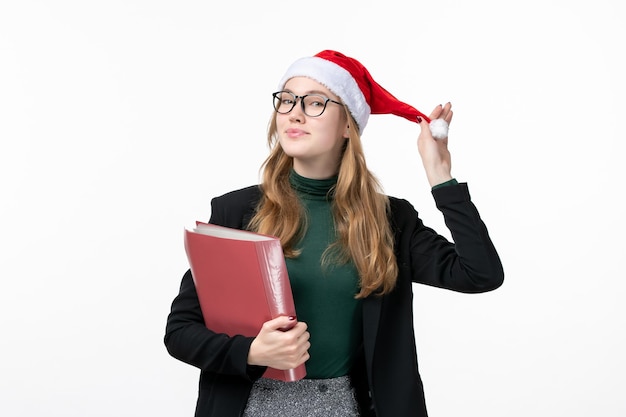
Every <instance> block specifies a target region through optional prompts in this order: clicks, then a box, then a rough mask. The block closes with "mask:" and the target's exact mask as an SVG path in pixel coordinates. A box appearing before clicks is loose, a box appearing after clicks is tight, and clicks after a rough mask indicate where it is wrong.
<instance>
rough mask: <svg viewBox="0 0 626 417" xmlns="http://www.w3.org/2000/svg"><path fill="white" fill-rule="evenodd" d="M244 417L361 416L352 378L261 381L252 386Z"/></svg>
mask: <svg viewBox="0 0 626 417" xmlns="http://www.w3.org/2000/svg"><path fill="white" fill-rule="evenodd" d="M243 416H244V417H283V416H284V417H358V416H359V411H358V406H357V402H356V397H355V395H354V389H353V388H352V385H351V384H350V378H349V377H348V376H342V377H339V378H331V379H301V380H299V381H295V382H283V381H277V380H274V379H266V378H261V379H259V380H257V381H256V382H255V383H254V385H253V386H252V392H250V397H249V398H248V405H247V406H246V410H245V411H244V414H243Z"/></svg>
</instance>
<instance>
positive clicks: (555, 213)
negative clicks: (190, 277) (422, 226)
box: [0, 0, 626, 417]
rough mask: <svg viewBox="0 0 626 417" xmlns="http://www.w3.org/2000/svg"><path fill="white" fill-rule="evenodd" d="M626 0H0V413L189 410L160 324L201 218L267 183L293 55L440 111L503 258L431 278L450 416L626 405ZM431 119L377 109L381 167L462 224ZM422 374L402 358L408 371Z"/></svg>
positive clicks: (433, 378)
mask: <svg viewBox="0 0 626 417" xmlns="http://www.w3.org/2000/svg"><path fill="white" fill-rule="evenodd" d="M625 17H626V14H625V13H624V6H623V5H622V4H621V2H619V1H608V0H596V1H594V2H589V1H584V2H583V1H572V0H569V1H565V0H563V1H555V0H542V1H538V0H529V1H525V2H503V1H495V0H493V1H489V0H476V1H472V2H468V1H460V0H459V1H446V0H444V1H437V2H413V1H406V2H401V1H398V0H386V1H384V2H383V1H368V0H358V1H336V0H335V1H327V0H318V1H315V2H294V1H283V0H281V1H272V0H270V1H253V0H249V1H230V2H224V3H216V2H210V1H154V0H152V1H148V0H145V1H139V0H135V1H131V0H125V1H121V0H109V1H78V0H77V1H67V0H64V1H54V2H51V1H33V0H21V1H11V0H1V1H0V144H1V147H0V186H1V189H0V190H1V193H0V199H1V200H0V201H1V203H0V332H1V333H0V349H1V351H0V415H2V416H11V417H17V416H62V417H74V416H76V417H79V416H80V417H84V416H107V417H109V416H133V417H134V416H191V415H192V414H193V409H194V406H195V398H196V387H197V378H198V371H197V370H196V369H194V368H192V367H191V366H188V365H186V364H183V363H182V362H179V361H177V360H175V359H173V358H171V357H170V356H169V355H168V354H167V352H166V350H165V348H164V345H163V342H162V338H163V334H164V326H165V320H166V316H167V314H168V312H169V307H170V303H171V300H172V299H173V297H174V296H175V295H176V293H177V290H178V285H179V282H180V278H181V277H182V274H183V272H184V271H185V269H186V268H187V264H186V258H185V253H184V248H183V244H182V236H183V234H182V231H183V227H184V226H186V225H190V224H191V223H193V222H194V221H195V220H207V219H208V217H209V215H210V206H209V203H210V198H211V197H213V196H216V195H219V194H221V193H223V192H226V191H229V190H232V189H235V188H239V187H243V186H247V185H251V184H253V183H256V182H257V180H258V169H259V166H260V164H261V162H262V161H263V159H264V157H265V155H266V153H267V148H266V144H265V132H266V127H267V122H268V120H269V116H270V114H271V107H270V93H271V92H273V91H274V90H275V88H276V84H277V82H278V80H279V79H280V77H281V76H282V74H283V72H284V70H285V69H286V67H287V66H288V65H289V64H290V63H291V62H292V61H293V60H295V59H296V58H299V57H301V56H308V55H312V54H315V53H316V52H318V51H320V50H322V49H336V50H339V51H342V52H344V53H346V54H347V55H350V56H353V57H356V58H357V59H359V60H360V61H361V62H362V63H364V64H365V65H366V66H367V67H368V69H369V70H370V72H372V74H373V75H374V77H375V78H376V79H377V80H378V81H379V82H380V83H381V84H383V86H385V87H386V88H387V89H388V90H390V91H391V92H392V93H393V94H395V95H396V96H398V97H399V98H400V99H402V100H405V101H407V102H409V103H411V104H413V105H414V106H416V107H418V108H419V109H420V110H422V111H424V112H426V113H429V112H430V110H431V109H432V108H433V107H434V106H435V105H437V104H439V103H442V102H445V101H448V100H450V101H451V102H452V103H453V108H454V110H455V117H454V121H453V123H452V126H451V133H450V149H451V151H452V156H453V174H454V175H455V176H456V177H457V178H458V179H459V181H467V182H468V183H469V186H470V191H471V193H472V197H473V200H474V202H475V203H476V205H477V206H478V208H479V210H480V212H481V215H482V217H483V219H484V220H485V222H486V223H487V225H488V228H489V231H490V234H491V236H492V238H493V240H494V241H495V243H496V246H497V248H498V250H499V252H500V255H501V257H502V261H503V263H504V267H505V272H506V280H505V284H504V286H503V287H502V288H500V289H499V290H497V291H495V292H492V293H488V294H482V295H462V294H456V293H452V292H448V291H443V290H438V289H432V288H425V287H423V286H419V287H417V286H416V287H415V320H416V324H415V326H416V336H417V343H418V351H419V356H420V364H421V372H422V376H423V379H424V383H425V389H426V396H427V403H428V407H429V411H430V414H431V415H432V416H435V417H437V416H439V417H448V416H459V415H464V416H481V417H492V416H493V417H502V416H507V417H517V416H520V417H522V416H524V417H526V416H568V417H572V416H581V417H582V416H585V417H586V416H603V417H613V416H614V417H623V416H624V415H626V400H625V399H624V396H623V393H624V389H625V388H626V360H625V359H624V352H626V337H625V331H624V329H625V328H626V309H625V308H624V304H623V300H624V297H625V296H626V285H625V284H624V279H625V278H626V273H625V272H624V269H623V267H622V264H623V262H624V257H625V255H626V253H625V250H624V243H623V242H622V236H623V235H624V233H625V232H626V228H625V221H624V214H625V213H626V206H625V204H624V194H625V193H624V185H623V179H624V174H625V173H626V172H625V169H624V150H625V149H626V148H625V146H624V139H625V137H624V133H623V120H624V116H625V114H626V105H625V104H624V93H626V91H625V90H626V89H625V83H624V74H625V73H626V67H625V64H624V41H623V40H624V39H626V29H625V28H626V26H624V21H625ZM418 132H419V127H418V126H417V125H415V124H412V123H410V122H407V121H406V120H404V119H400V118H396V117H393V116H372V117H371V118H370V124H369V126H368V127H367V129H366V131H365V135H364V138H363V140H364V143H365V147H366V152H367V156H368V161H369V165H370V168H371V169H372V170H373V171H374V172H375V173H376V175H377V176H378V177H379V178H380V180H381V182H382V184H383V186H384V188H385V191H386V192H387V193H389V194H392V195H396V196H399V197H404V198H407V199H408V200H410V201H411V202H412V203H413V204H414V205H415V206H416V208H417V209H418V210H419V212H420V215H421V217H422V219H423V220H424V221H425V223H426V224H428V225H430V226H432V227H434V228H436V229H437V230H439V231H440V232H441V233H442V234H444V235H447V230H446V229H445V226H444V225H443V222H442V218H441V215H440V214H439V213H438V212H437V211H436V209H435V207H434V203H433V201H432V197H431V195H430V191H429V188H428V185H427V182H426V179H425V175H424V173H423V170H422V168H421V162H420V160H419V156H418V154H417V151H416V146H415V139H416V137H417V135H418ZM398 383H399V384H401V383H402V382H401V381H399V382H398Z"/></svg>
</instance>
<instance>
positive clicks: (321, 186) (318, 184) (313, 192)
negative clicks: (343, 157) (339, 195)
mask: <svg viewBox="0 0 626 417" xmlns="http://www.w3.org/2000/svg"><path fill="white" fill-rule="evenodd" d="M337 177H338V176H337V175H335V176H332V177H330V178H327V179H323V180H315V179H311V178H306V177H303V176H302V175H299V174H298V173H297V172H296V171H294V170H293V169H292V170H291V172H290V173H289V183H290V184H291V186H292V187H293V189H294V190H296V192H297V193H298V195H299V196H300V198H307V199H310V200H326V199H327V196H328V191H330V189H331V188H333V187H334V186H335V184H337ZM331 197H332V196H331Z"/></svg>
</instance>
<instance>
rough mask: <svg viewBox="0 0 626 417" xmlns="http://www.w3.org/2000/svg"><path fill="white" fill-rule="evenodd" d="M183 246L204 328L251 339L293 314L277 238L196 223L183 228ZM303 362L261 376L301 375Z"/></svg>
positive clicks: (294, 377)
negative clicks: (267, 324) (276, 320)
mask: <svg viewBox="0 0 626 417" xmlns="http://www.w3.org/2000/svg"><path fill="white" fill-rule="evenodd" d="M185 250H186V253H187V258H188V260H189V264H190V268H191V273H192V275H193V279H194V284H195V285H196V291H197V293H198V299H199V301H200V307H201V309H202V315H203V317H204V321H205V324H206V326H207V328H209V329H211V330H212V331H214V332H217V333H225V334H227V335H229V336H234V335H236V334H239V335H243V336H248V337H254V336H256V335H257V334H258V333H259V331H260V330H261V327H262V326H263V323H265V322H267V321H269V320H271V319H274V318H277V317H279V316H292V317H296V309H295V304H294V301H293V294H292V292H291V285H290V283H289V277H288V275H287V267H286V266H285V258H284V255H283V251H282V247H281V245H280V241H279V240H278V238H276V237H273V236H267V235H262V234H258V233H254V232H249V231H245V230H238V229H231V228H227V227H223V226H217V225H213V224H208V223H202V222H197V224H196V227H195V228H193V229H185ZM305 375H306V369H305V366H304V364H302V365H300V366H298V367H296V368H295V369H289V370H278V369H275V368H269V367H268V368H267V371H266V372H265V374H264V375H263V376H264V377H266V378H272V379H279V380H283V381H295V380H298V379H302V378H304V376H305Z"/></svg>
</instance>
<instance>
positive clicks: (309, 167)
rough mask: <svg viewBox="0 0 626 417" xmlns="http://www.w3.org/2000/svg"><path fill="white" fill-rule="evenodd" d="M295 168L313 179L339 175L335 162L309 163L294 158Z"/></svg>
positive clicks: (302, 174) (300, 173) (297, 171)
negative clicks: (331, 163)
mask: <svg viewBox="0 0 626 417" xmlns="http://www.w3.org/2000/svg"><path fill="white" fill-rule="evenodd" d="M293 170H294V171H295V172H296V173H297V174H298V175H300V176H302V177H305V178H310V179H312V180H325V179H327V178H331V177H334V176H335V175H337V171H338V169H337V166H336V165H335V164H333V165H332V166H330V164H315V163H307V162H304V161H301V160H298V159H294V160H293Z"/></svg>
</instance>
